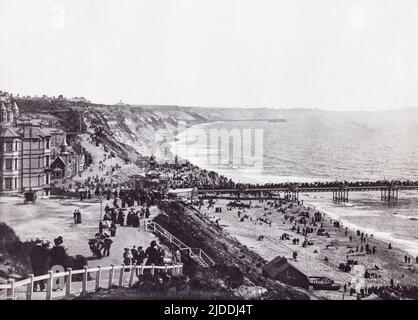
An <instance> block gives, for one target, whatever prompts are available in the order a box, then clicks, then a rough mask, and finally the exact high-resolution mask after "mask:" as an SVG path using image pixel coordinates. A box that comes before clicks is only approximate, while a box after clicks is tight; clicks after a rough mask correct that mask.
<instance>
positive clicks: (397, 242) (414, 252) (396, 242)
mask: <svg viewBox="0 0 418 320" xmlns="http://www.w3.org/2000/svg"><path fill="white" fill-rule="evenodd" d="M216 122H222V120H219V121H209V122H205V123H200V124H197V125H193V126H191V127H188V128H186V129H185V130H183V131H182V132H180V133H178V135H177V136H175V137H174V138H173V140H171V141H167V146H168V150H169V152H170V154H171V155H173V157H174V156H175V155H177V156H178V158H179V159H184V160H187V161H189V162H190V163H192V164H193V165H196V166H197V167H199V168H201V169H205V170H210V171H214V172H216V173H217V174H219V175H222V176H225V177H227V178H228V179H232V180H233V181H235V182H237V181H236V179H235V178H236V177H235V175H231V174H228V173H227V172H225V170H217V169H215V168H210V167H207V166H204V165H203V166H202V164H201V163H198V164H196V163H194V162H193V161H192V160H190V159H187V158H185V157H184V155H182V154H178V153H175V152H174V151H176V150H178V149H175V150H173V149H174V144H175V143H176V142H178V136H179V135H181V134H184V133H185V132H187V130H189V129H191V128H193V127H197V126H198V127H199V128H200V127H202V126H207V125H210V124H212V123H216ZM282 178H283V177H282ZM288 178H290V177H285V179H284V180H283V179H282V180H283V182H285V180H286V181H287V180H288ZM296 178H297V177H296ZM299 178H300V180H301V181H302V179H304V178H302V177H299ZM299 178H298V179H297V180H299ZM279 180H280V179H279ZM303 181H304V182H311V181H312V182H316V181H319V180H318V179H315V178H306V179H304V180H303ZM239 182H242V183H262V182H260V181H259V180H255V181H239ZM264 182H266V181H264ZM276 182H281V181H276ZM293 182H295V181H293ZM296 182H299V181H296ZM304 202H305V203H306V204H307V205H310V206H314V205H315V204H314V203H312V202H309V200H304ZM320 202H321V203H322V204H324V205H325V202H324V201H320ZM336 210H337V209H336ZM319 211H320V212H321V213H323V214H325V215H326V216H327V217H329V218H331V219H334V220H336V221H341V222H344V224H345V225H346V226H350V228H349V229H350V230H352V231H353V232H355V230H362V231H364V232H367V233H371V234H374V235H375V237H376V239H379V240H380V241H382V242H384V243H386V244H387V245H388V244H389V243H391V245H392V246H393V247H396V248H398V249H399V250H401V251H403V252H404V253H405V254H408V255H411V256H414V257H418V248H416V249H415V248H406V245H402V244H401V242H408V243H411V242H412V240H408V239H400V238H397V237H395V236H394V235H393V234H391V233H388V232H384V233H385V234H387V236H386V237H385V236H382V231H379V230H376V229H372V228H365V227H363V226H361V225H357V224H355V223H353V222H350V221H348V220H347V219H345V218H344V217H341V216H338V214H336V213H333V212H331V210H328V209H323V207H322V206H320V209H319Z"/></svg>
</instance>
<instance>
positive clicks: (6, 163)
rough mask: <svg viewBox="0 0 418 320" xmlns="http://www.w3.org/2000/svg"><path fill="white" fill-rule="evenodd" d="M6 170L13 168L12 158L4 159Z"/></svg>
mask: <svg viewBox="0 0 418 320" xmlns="http://www.w3.org/2000/svg"><path fill="white" fill-rule="evenodd" d="M5 165H6V170H13V159H5Z"/></svg>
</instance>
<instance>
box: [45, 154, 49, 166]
mask: <svg viewBox="0 0 418 320" xmlns="http://www.w3.org/2000/svg"><path fill="white" fill-rule="evenodd" d="M45 165H46V166H47V167H49V156H45Z"/></svg>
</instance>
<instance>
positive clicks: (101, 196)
mask: <svg viewBox="0 0 418 320" xmlns="http://www.w3.org/2000/svg"><path fill="white" fill-rule="evenodd" d="M102 215H103V195H102V194H101V193H100V222H101V221H102Z"/></svg>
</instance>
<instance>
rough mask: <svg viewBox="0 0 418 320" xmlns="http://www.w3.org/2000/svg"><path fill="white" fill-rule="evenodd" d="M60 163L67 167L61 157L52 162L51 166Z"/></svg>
mask: <svg viewBox="0 0 418 320" xmlns="http://www.w3.org/2000/svg"><path fill="white" fill-rule="evenodd" d="M59 161H61V162H62V164H63V165H64V166H65V162H64V160H63V159H62V158H61V157H60V156H58V157H56V158H55V159H54V161H52V162H51V166H52V165H53V164H54V163H55V162H59Z"/></svg>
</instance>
